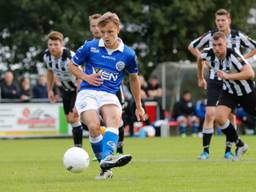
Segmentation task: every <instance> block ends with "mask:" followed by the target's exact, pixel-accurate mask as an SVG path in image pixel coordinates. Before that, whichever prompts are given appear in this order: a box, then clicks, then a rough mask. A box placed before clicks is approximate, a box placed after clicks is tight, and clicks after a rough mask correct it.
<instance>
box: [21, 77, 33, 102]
mask: <svg viewBox="0 0 256 192" xmlns="http://www.w3.org/2000/svg"><path fill="white" fill-rule="evenodd" d="M31 96H32V93H31V88H30V80H29V78H27V77H23V78H22V79H21V81H20V100H21V101H24V102H25V101H29V100H30V99H31Z"/></svg>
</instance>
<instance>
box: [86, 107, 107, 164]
mask: <svg viewBox="0 0 256 192" xmlns="http://www.w3.org/2000/svg"><path fill="white" fill-rule="evenodd" d="M81 120H82V121H83V123H84V124H86V126H87V127H88V130H89V141H90V144H91V147H92V150H93V152H94V155H95V157H96V158H97V160H98V161H99V162H100V160H101V158H102V139H103V137H102V135H101V134H100V120H99V115H98V113H97V111H96V110H93V109H92V110H86V111H84V112H82V113H81Z"/></svg>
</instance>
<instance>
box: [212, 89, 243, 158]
mask: <svg viewBox="0 0 256 192" xmlns="http://www.w3.org/2000/svg"><path fill="white" fill-rule="evenodd" d="M237 103H240V102H239V101H238V97H236V96H234V95H231V94H228V93H224V92H223V93H222V94H221V96H220V100H219V105H218V106H217V109H216V120H217V123H218V124H219V125H220V128H221V129H222V132H223V133H224V134H225V135H226V137H227V140H228V141H231V142H234V143H235V144H236V155H235V156H234V158H233V160H238V159H239V158H240V157H241V156H242V154H243V153H245V152H246V151H247V148H248V146H247V144H245V143H244V142H243V141H242V140H241V139H240V138H239V136H238V133H237V130H236V129H235V127H234V126H233V125H232V123H231V122H230V120H229V119H228V118H229V115H230V113H231V112H232V109H234V108H235V106H236V105H237Z"/></svg>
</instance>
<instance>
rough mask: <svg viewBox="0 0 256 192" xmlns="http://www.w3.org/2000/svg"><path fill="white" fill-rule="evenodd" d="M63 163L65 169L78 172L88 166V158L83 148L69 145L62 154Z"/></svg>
mask: <svg viewBox="0 0 256 192" xmlns="http://www.w3.org/2000/svg"><path fill="white" fill-rule="evenodd" d="M63 164H64V167H65V169H66V170H68V171H70V172H73V173H80V172H82V171H84V170H85V169H86V168H88V167H89V164H90V158H89V155H88V153H87V152H86V151H85V150H84V149H82V148H80V147H71V148H69V149H68V150H67V151H66V152H65V154H64V157H63Z"/></svg>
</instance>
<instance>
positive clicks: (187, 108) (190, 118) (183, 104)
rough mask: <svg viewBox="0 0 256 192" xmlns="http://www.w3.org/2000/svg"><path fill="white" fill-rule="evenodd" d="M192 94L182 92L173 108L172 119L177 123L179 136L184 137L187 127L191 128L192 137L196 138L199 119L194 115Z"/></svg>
mask: <svg viewBox="0 0 256 192" xmlns="http://www.w3.org/2000/svg"><path fill="white" fill-rule="evenodd" d="M191 99H192V93H191V92H190V91H184V92H183V94H182V98H181V99H180V101H178V102H176V103H175V105H174V108H173V117H174V119H175V120H176V121H178V123H179V130H180V135H181V136H182V137H186V133H187V128H188V126H191V127H192V135H193V136H196V134H197V132H198V128H199V119H198V117H196V116H195V115H194V106H193V103H192V101H191Z"/></svg>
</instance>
